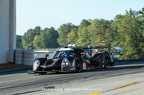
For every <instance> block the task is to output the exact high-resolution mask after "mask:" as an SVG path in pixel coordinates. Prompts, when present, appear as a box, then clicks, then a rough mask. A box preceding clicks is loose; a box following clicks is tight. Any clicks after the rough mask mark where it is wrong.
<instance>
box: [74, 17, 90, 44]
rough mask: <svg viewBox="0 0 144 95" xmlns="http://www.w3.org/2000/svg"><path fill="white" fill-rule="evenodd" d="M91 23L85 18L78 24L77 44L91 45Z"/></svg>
mask: <svg viewBox="0 0 144 95" xmlns="http://www.w3.org/2000/svg"><path fill="white" fill-rule="evenodd" d="M90 24H91V22H89V21H88V20H85V19H83V20H82V21H81V23H80V25H79V26H78V39H77V41H76V44H78V45H80V46H87V45H90V43H91V41H90V35H89V30H88V26H89V25H90Z"/></svg>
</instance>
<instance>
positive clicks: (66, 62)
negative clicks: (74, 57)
mask: <svg viewBox="0 0 144 95" xmlns="http://www.w3.org/2000/svg"><path fill="white" fill-rule="evenodd" d="M69 65H70V62H69V60H68V59H67V58H64V59H63V60H62V66H63V67H65V66H69Z"/></svg>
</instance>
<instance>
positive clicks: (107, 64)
mask: <svg viewBox="0 0 144 95" xmlns="http://www.w3.org/2000/svg"><path fill="white" fill-rule="evenodd" d="M109 65H110V64H109V59H108V58H106V59H105V67H106V68H109V67H110V66H109Z"/></svg>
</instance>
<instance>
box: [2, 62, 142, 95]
mask: <svg viewBox="0 0 144 95" xmlns="http://www.w3.org/2000/svg"><path fill="white" fill-rule="evenodd" d="M28 70H31V68H30V67H27V68H18V69H11V70H1V71H0V95H41V93H43V94H42V95H57V94H55V93H54V92H51V93H52V94H48V93H49V91H47V92H44V90H45V89H55V88H58V87H60V86H64V85H65V86H66V85H67V86H69V87H70V86H71V87H73V88H74V87H75V88H77V87H80V85H81V84H83V83H85V82H87V83H88V82H91V81H93V80H97V82H98V81H99V80H101V79H108V78H109V79H111V78H113V77H120V76H125V75H132V74H135V75H136V74H137V73H144V60H133V61H116V66H114V67H111V68H108V69H96V70H90V71H84V72H81V73H60V74H56V73H48V74H46V75H39V74H28V73H27V71H28ZM104 81H105V82H107V80H104ZM111 81H112V80H111ZM72 83H75V85H73V84H72ZM68 84H69V85H68ZM131 84H136V83H131ZM131 84H127V85H131ZM72 85H73V86H72ZM90 85H92V84H90ZM96 92H97V91H96ZM98 92H99V91H98ZM69 93H71V92H70V91H69ZM79 93H80V91H79V92H78V93H77V94H74V95H79ZM81 93H82V92H81ZM91 93H93V91H91V92H90V91H89V92H88V93H87V94H81V95H90V94H91ZM59 95H64V93H63V92H60V93H59ZM71 95H73V94H71ZM91 95H92V94H91ZM93 95H99V94H98V93H94V94H93ZM110 95H112V94H110ZM113 95H118V94H113ZM130 95H131V94H130ZM137 95H138V94H137ZM140 95H141V94H140ZM142 95H143V94H142Z"/></svg>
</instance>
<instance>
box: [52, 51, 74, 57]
mask: <svg viewBox="0 0 144 95" xmlns="http://www.w3.org/2000/svg"><path fill="white" fill-rule="evenodd" d="M74 55H75V53H74V51H57V52H56V53H55V55H54V57H53V58H64V57H70V56H74Z"/></svg>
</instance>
